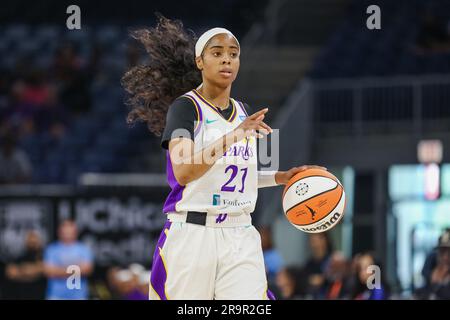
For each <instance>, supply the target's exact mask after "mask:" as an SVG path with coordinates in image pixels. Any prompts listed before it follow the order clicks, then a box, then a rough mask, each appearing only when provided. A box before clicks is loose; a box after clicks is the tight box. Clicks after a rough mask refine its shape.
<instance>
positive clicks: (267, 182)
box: [258, 165, 327, 188]
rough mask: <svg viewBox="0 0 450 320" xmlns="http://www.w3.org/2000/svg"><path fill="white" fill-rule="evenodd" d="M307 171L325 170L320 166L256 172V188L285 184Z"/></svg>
mask: <svg viewBox="0 0 450 320" xmlns="http://www.w3.org/2000/svg"><path fill="white" fill-rule="evenodd" d="M307 169H322V170H327V168H325V167H321V166H315V165H304V166H300V167H293V168H291V169H289V170H287V171H267V172H266V171H258V188H264V187H271V186H276V185H280V184H286V183H288V182H289V180H290V179H291V178H292V177H293V176H295V175H296V174H297V173H299V172H302V171H305V170H307Z"/></svg>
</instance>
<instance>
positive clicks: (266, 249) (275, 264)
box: [259, 226, 283, 285]
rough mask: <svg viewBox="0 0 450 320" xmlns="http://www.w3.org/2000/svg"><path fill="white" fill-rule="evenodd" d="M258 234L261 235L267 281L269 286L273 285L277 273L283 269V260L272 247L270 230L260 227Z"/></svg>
mask: <svg viewBox="0 0 450 320" xmlns="http://www.w3.org/2000/svg"><path fill="white" fill-rule="evenodd" d="M259 233H260V234H261V244H262V249H263V255H264V264H265V265H266V273H267V279H268V281H269V285H270V284H271V283H274V281H275V277H276V275H277V273H278V272H279V271H280V270H281V268H282V267H283V258H282V257H281V255H280V253H279V252H278V251H277V250H276V249H275V248H274V247H273V243H272V230H271V228H270V227H269V226H264V227H261V228H259Z"/></svg>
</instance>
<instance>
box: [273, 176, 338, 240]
mask: <svg viewBox="0 0 450 320" xmlns="http://www.w3.org/2000/svg"><path fill="white" fill-rule="evenodd" d="M282 199H283V210H284V213H285V214H286V218H287V219H288V220H289V222H290V223H291V224H292V225H294V227H296V228H297V229H299V230H302V231H304V232H308V233H319V232H324V231H328V230H330V229H331V228H333V227H334V226H335V225H336V224H337V223H338V222H339V221H340V220H341V219H342V217H343V216H344V207H345V192H344V187H343V186H342V184H341V183H340V181H339V180H338V179H337V178H336V177H335V176H334V175H333V174H331V173H330V172H328V171H326V170H321V169H307V170H305V171H302V172H299V173H297V174H296V175H295V176H293V177H292V178H291V179H290V180H289V182H288V183H287V184H286V187H285V188H284V191H283V197H282Z"/></svg>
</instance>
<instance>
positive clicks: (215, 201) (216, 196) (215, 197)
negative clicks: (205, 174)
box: [212, 194, 220, 206]
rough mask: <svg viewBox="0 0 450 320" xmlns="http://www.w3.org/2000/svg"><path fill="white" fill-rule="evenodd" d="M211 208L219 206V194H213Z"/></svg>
mask: <svg viewBox="0 0 450 320" xmlns="http://www.w3.org/2000/svg"><path fill="white" fill-rule="evenodd" d="M212 202H213V206H218V205H220V194H213V201H212Z"/></svg>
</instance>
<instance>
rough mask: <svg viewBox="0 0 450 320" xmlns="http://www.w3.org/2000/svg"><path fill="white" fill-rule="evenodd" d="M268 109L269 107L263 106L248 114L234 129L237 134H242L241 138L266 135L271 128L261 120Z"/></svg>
mask: <svg viewBox="0 0 450 320" xmlns="http://www.w3.org/2000/svg"><path fill="white" fill-rule="evenodd" d="M268 111H269V108H264V109H262V110H259V111H257V112H255V113H254V114H252V115H251V116H248V117H247V118H246V119H245V120H244V121H243V122H242V123H241V124H240V125H239V126H238V127H237V128H236V129H235V130H236V131H237V133H238V135H243V136H242V138H247V137H250V136H254V137H257V138H262V137H264V136H263V135H262V134H261V133H263V134H264V135H268V134H269V133H271V132H273V130H272V128H271V127H269V126H268V125H267V124H266V123H265V122H264V121H263V120H264V117H265V114H266V113H267V112H268Z"/></svg>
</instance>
